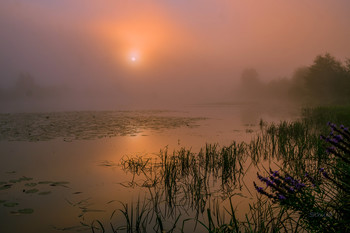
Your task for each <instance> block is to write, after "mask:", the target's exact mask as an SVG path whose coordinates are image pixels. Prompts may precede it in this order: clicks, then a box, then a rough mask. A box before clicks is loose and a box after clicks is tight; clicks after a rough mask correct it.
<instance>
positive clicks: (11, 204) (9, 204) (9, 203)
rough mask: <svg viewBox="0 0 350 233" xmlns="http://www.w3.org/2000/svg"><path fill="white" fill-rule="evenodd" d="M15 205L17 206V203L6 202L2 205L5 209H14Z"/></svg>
mask: <svg viewBox="0 0 350 233" xmlns="http://www.w3.org/2000/svg"><path fill="white" fill-rule="evenodd" d="M16 205H18V203H17V202H6V203H4V204H3V206H5V207H15V206H16Z"/></svg>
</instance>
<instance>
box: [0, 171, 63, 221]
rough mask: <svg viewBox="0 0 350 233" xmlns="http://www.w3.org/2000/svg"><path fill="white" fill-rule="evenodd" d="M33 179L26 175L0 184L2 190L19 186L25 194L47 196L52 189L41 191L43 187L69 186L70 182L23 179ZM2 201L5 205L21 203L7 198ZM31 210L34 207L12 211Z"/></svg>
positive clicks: (25, 211)
mask: <svg viewBox="0 0 350 233" xmlns="http://www.w3.org/2000/svg"><path fill="white" fill-rule="evenodd" d="M11 174H15V173H11ZM33 180H34V179H33V178H31V177H26V176H22V177H20V178H17V179H10V180H9V181H8V182H3V184H2V185H1V186H0V191H2V190H9V189H12V188H14V187H16V188H19V189H20V190H22V192H23V193H24V194H28V196H32V195H40V196H45V195H49V194H51V193H52V191H50V190H45V191H41V189H42V188H43V187H44V188H45V189H47V188H50V187H51V189H55V188H54V187H52V186H60V187H67V186H66V185H67V184H69V182H67V181H58V182H55V181H39V182H30V183H23V181H33ZM34 187H35V188H34ZM15 190H16V189H15ZM8 195H11V193H9V194H8ZM0 203H1V204H3V206H4V207H14V206H17V205H19V203H18V202H8V201H5V200H0ZM31 210H32V209H30V208H28V209H22V210H18V211H12V212H11V214H15V215H21V214H29V213H32V212H30V211H31Z"/></svg>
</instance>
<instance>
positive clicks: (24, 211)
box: [11, 208, 34, 215]
mask: <svg viewBox="0 0 350 233" xmlns="http://www.w3.org/2000/svg"><path fill="white" fill-rule="evenodd" d="M33 212H34V210H33V209H30V208H27V209H20V210H18V211H11V214H15V215H20V214H32V213H33Z"/></svg>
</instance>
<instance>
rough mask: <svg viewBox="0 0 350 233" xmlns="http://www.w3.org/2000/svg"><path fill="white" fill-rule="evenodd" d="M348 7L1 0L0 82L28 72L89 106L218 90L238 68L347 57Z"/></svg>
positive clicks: (212, 95) (251, 0)
mask: <svg viewBox="0 0 350 233" xmlns="http://www.w3.org/2000/svg"><path fill="white" fill-rule="evenodd" d="M349 12H350V1H348V0H307V1H305V0H286V1H279V0H264V1H259V0H244V1H239V0H191V1H188V0H176V1H175V0H130V1H129V0H128V1H124V0H123V1H122V0H101V1H96V0H74V1H72V0H50V1H47V0H30V1H29V0H17V1H15V0H2V1H1V2H0V35H1V40H0V51H1V53H0V77H1V81H0V87H3V88H5V87H10V86H12V85H14V83H15V80H16V79H17V77H18V74H19V73H20V72H28V73H30V74H31V75H32V76H34V77H35V80H36V81H37V82H38V83H40V84H41V85H58V86H64V87H68V88H70V89H71V90H75V91H76V92H79V91H81V92H82V93H84V94H81V96H84V95H85V94H86V95H87V97H89V98H90V97H91V98H92V99H94V101H93V102H94V103H95V104H97V105H98V104H99V100H100V99H103V97H102V96H105V97H106V98H107V99H109V100H110V101H111V102H113V101H114V102H115V103H120V104H128V103H129V102H130V103H131V102H138V101H139V102H140V104H142V103H144V102H152V101H156V100H159V99H162V100H165V101H167V100H169V101H170V100H175V99H177V100H189V102H191V101H192V102H196V101H209V100H210V99H214V100H217V99H220V98H227V96H228V93H230V91H232V90H233V89H234V86H235V85H236V81H237V80H238V79H239V78H240V74H241V72H242V70H243V69H245V68H255V69H256V70H257V71H258V72H259V74H260V77H262V78H264V79H267V80H271V79H273V78H279V77H286V76H287V77H288V76H290V75H291V74H292V72H293V71H294V70H295V69H296V68H297V67H299V66H305V65H310V64H311V63H312V61H313V59H314V58H315V56H316V55H319V54H323V53H326V52H329V53H331V54H332V55H333V56H335V57H336V58H339V59H345V58H348V57H350V44H349V41H350V14H349ZM131 56H137V61H136V62H131V60H130V59H131ZM111 99H113V101H112V100H111ZM101 101H103V100H101ZM91 103H92V102H91ZM106 106H107V105H106Z"/></svg>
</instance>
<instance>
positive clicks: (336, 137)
mask: <svg viewBox="0 0 350 233" xmlns="http://www.w3.org/2000/svg"><path fill="white" fill-rule="evenodd" d="M334 138H335V139H337V140H338V141H341V140H343V137H342V136H341V135H340V134H339V135H336V136H334Z"/></svg>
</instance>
